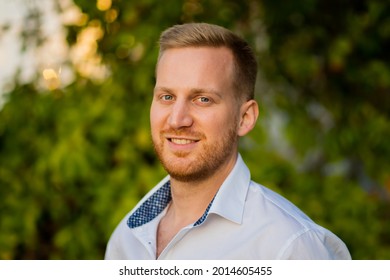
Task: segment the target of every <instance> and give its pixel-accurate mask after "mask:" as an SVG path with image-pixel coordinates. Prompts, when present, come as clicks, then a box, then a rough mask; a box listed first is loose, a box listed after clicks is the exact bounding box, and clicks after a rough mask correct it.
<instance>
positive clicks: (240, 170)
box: [209, 154, 251, 224]
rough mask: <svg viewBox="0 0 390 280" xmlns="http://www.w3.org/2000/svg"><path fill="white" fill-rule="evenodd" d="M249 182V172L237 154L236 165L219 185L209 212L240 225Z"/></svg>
mask: <svg viewBox="0 0 390 280" xmlns="http://www.w3.org/2000/svg"><path fill="white" fill-rule="evenodd" d="M250 181H251V177H250V171H249V169H248V167H247V166H246V164H245V163H244V161H243V159H242V157H241V155H240V154H238V157H237V161H236V164H235V166H234V168H233V170H232V171H231V172H230V174H229V175H228V177H227V178H226V179H225V181H224V182H223V184H222V185H221V187H220V189H219V191H218V193H217V195H216V196H215V198H214V202H213V205H212V206H211V208H210V211H209V212H210V213H215V214H218V215H220V216H222V217H224V218H225V219H228V220H230V221H232V222H235V223H237V224H241V222H242V218H243V214H244V206H245V200H246V197H247V193H248V189H249V184H250Z"/></svg>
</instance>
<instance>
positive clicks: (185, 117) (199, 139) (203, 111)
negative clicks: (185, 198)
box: [150, 47, 240, 182]
mask: <svg viewBox="0 0 390 280" xmlns="http://www.w3.org/2000/svg"><path fill="white" fill-rule="evenodd" d="M156 76H157V80H156V85H155V89H154V97H153V102H152V106H151V111H150V122H151V132H152V140H153V144H154V148H155V150H156V153H157V155H158V157H159V159H160V161H161V162H162V164H163V166H164V168H165V169H166V170H167V172H168V173H169V174H170V175H171V177H172V178H175V179H177V180H180V181H187V182H188V181H193V180H199V179H204V178H207V177H209V176H211V175H212V174H214V172H218V171H221V169H223V168H224V167H226V166H227V165H228V164H229V163H231V162H234V161H235V157H236V153H237V141H238V135H237V128H238V122H239V108H240V106H239V104H238V103H237V99H236V98H235V97H234V92H233V83H232V77H233V56H232V54H231V52H230V51H229V50H228V49H227V48H212V47H198V48H193V47H186V48H175V49H169V50H167V51H165V52H164V54H163V55H162V57H161V58H160V61H159V62H158V66H157V69H156Z"/></svg>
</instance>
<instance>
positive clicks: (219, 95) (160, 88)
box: [154, 87, 223, 99]
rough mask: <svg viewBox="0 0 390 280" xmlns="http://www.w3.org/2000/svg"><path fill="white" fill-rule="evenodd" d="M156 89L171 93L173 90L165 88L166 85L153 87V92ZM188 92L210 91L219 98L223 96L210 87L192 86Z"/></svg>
mask: <svg viewBox="0 0 390 280" xmlns="http://www.w3.org/2000/svg"><path fill="white" fill-rule="evenodd" d="M156 91H163V92H167V93H171V94H173V93H174V91H173V90H172V89H170V88H167V87H155V88H154V93H155V92H156ZM190 92H191V94H201V93H211V94H213V95H216V96H218V97H219V98H221V99H222V98H223V96H222V94H221V93H220V92H219V91H217V90H215V89H212V88H192V89H191V90H190Z"/></svg>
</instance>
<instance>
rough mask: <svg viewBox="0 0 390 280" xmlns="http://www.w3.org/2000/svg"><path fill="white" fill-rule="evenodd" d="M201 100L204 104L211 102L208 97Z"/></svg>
mask: <svg viewBox="0 0 390 280" xmlns="http://www.w3.org/2000/svg"><path fill="white" fill-rule="evenodd" d="M199 100H200V102H202V103H209V102H210V98H207V97H204V96H202V97H200V98H199Z"/></svg>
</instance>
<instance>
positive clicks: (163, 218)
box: [105, 23, 350, 259]
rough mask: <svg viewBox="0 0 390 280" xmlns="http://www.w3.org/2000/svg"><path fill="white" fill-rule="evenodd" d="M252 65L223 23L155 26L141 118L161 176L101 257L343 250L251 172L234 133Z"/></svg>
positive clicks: (245, 127)
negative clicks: (149, 86)
mask: <svg viewBox="0 0 390 280" xmlns="http://www.w3.org/2000/svg"><path fill="white" fill-rule="evenodd" d="M256 73H257V64H256V59H255V57H254V55H253V52H252V51H251V49H250V48H249V46H248V45H247V43H246V42H245V41H243V40H242V39H240V38H239V37H238V36H236V35H235V34H233V33H232V32H230V31H228V30H226V29H225V28H222V27H219V26H215V25H210V24H205V23H200V24H195V23H193V24H184V25H176V26H173V27H171V28H169V29H168V30H166V31H165V32H163V33H162V35H161V38H160V54H159V58H158V63H157V67H156V85H155V89H154V96H153V101H152V105H151V109H150V123H151V134H152V140H153V144H154V148H155V151H156V153H157V155H158V158H159V159H160V161H161V163H162V165H163V166H164V168H165V169H166V171H167V172H168V174H169V175H168V176H167V177H166V178H164V179H163V180H162V181H161V182H160V183H159V184H158V185H157V186H156V187H155V188H154V189H152V190H151V191H150V192H149V193H148V194H147V195H146V196H145V197H144V198H143V199H142V200H141V201H140V202H139V204H138V205H137V206H136V207H135V209H133V210H132V211H131V212H130V213H129V214H128V215H127V216H126V217H125V218H124V219H123V220H122V222H121V223H120V224H119V225H118V227H117V228H116V230H115V232H114V233H113V235H112V237H111V239H110V241H109V243H108V246H107V251H106V256H105V258H106V259H350V254H349V252H348V249H347V248H346V246H345V245H344V243H343V242H342V241H341V240H340V239H339V238H338V237H336V236H335V235H334V234H333V233H331V232H330V231H328V230H326V229H324V228H322V227H320V226H318V225H317V224H315V223H314V222H313V221H312V220H310V219H309V218H308V217H307V216H306V215H305V214H304V213H302V212H301V211H300V210H299V209H298V208H297V207H295V206H294V205H293V204H291V203H290V202H289V201H287V200H286V199H284V198H282V197H281V196H280V195H278V194H276V193H275V192H273V191H271V190H269V189H267V188H265V187H264V186H261V185H259V184H257V183H255V182H253V181H251V179H250V172H249V170H248V168H247V167H246V165H245V163H244V162H243V160H242V158H241V156H240V155H239V153H238V140H239V137H241V136H244V135H246V134H247V133H248V132H250V131H251V130H252V129H253V127H254V126H255V123H256V120H257V117H258V105H257V103H256V101H255V100H254V87H255V80H256Z"/></svg>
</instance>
